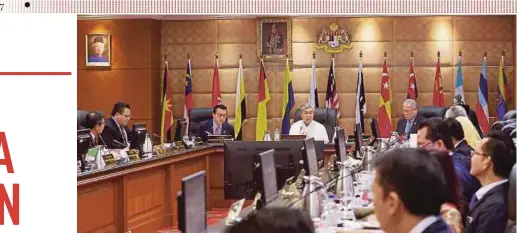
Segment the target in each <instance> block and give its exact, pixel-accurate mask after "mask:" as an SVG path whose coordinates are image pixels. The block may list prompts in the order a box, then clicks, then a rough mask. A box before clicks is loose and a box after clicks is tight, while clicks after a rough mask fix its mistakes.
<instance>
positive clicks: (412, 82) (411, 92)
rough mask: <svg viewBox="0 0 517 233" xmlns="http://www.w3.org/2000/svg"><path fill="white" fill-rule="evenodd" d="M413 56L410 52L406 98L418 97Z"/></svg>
mask: <svg viewBox="0 0 517 233" xmlns="http://www.w3.org/2000/svg"><path fill="white" fill-rule="evenodd" d="M413 63H414V58H413V52H411V58H409V82H408V85H407V97H406V98H407V99H414V100H416V98H418V88H417V85H416V76H415V68H414V64H413Z"/></svg>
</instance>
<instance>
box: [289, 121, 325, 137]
mask: <svg viewBox="0 0 517 233" xmlns="http://www.w3.org/2000/svg"><path fill="white" fill-rule="evenodd" d="M289 135H306V136H307V138H311V137H313V138H314V140H315V141H324V142H325V143H329V136H328V134H327V130H326V129H325V126H323V125H322V124H320V123H319V122H317V121H314V120H313V121H311V123H310V124H309V125H305V123H304V122H303V120H299V121H297V122H295V123H294V124H293V125H291V129H290V130H289Z"/></svg>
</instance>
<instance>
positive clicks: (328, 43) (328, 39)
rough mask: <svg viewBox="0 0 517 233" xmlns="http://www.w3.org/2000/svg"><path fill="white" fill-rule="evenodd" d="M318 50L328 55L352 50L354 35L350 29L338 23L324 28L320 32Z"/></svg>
mask: <svg viewBox="0 0 517 233" xmlns="http://www.w3.org/2000/svg"><path fill="white" fill-rule="evenodd" d="M316 48H317V49H322V50H325V52H327V53H333V54H335V53H342V52H343V51H344V50H345V49H351V48H352V35H350V32H349V31H348V28H346V27H345V26H341V25H338V24H336V23H332V24H330V25H328V26H327V25H325V26H322V27H321V28H320V30H319V31H318V35H317V45H316Z"/></svg>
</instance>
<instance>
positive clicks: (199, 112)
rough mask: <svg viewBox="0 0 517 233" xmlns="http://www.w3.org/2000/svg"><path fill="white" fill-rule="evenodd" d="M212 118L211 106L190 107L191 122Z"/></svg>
mask: <svg viewBox="0 0 517 233" xmlns="http://www.w3.org/2000/svg"><path fill="white" fill-rule="evenodd" d="M211 118H212V108H193V109H190V115H189V119H190V121H193V122H201V121H204V120H208V119H211Z"/></svg>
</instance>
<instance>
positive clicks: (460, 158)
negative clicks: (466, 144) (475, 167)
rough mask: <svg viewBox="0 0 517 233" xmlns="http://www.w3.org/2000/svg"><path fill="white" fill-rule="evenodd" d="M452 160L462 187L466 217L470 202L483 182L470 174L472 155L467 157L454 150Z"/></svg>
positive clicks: (462, 199)
mask: <svg viewBox="0 0 517 233" xmlns="http://www.w3.org/2000/svg"><path fill="white" fill-rule="evenodd" d="M452 162H453V164H454V169H455V170H456V175H457V176H458V180H459V181H460V185H461V189H462V195H461V200H460V201H461V203H462V204H463V206H464V208H463V209H464V211H463V213H462V216H464V217H465V216H466V215H467V213H468V212H466V211H467V210H468V205H469V202H470V200H471V199H472V197H473V196H474V194H475V193H476V192H477V191H478V189H479V188H480V187H481V184H480V183H479V181H478V179H477V178H476V177H474V176H472V175H471V174H470V157H466V156H464V155H463V154H461V153H456V152H453V154H452Z"/></svg>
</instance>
